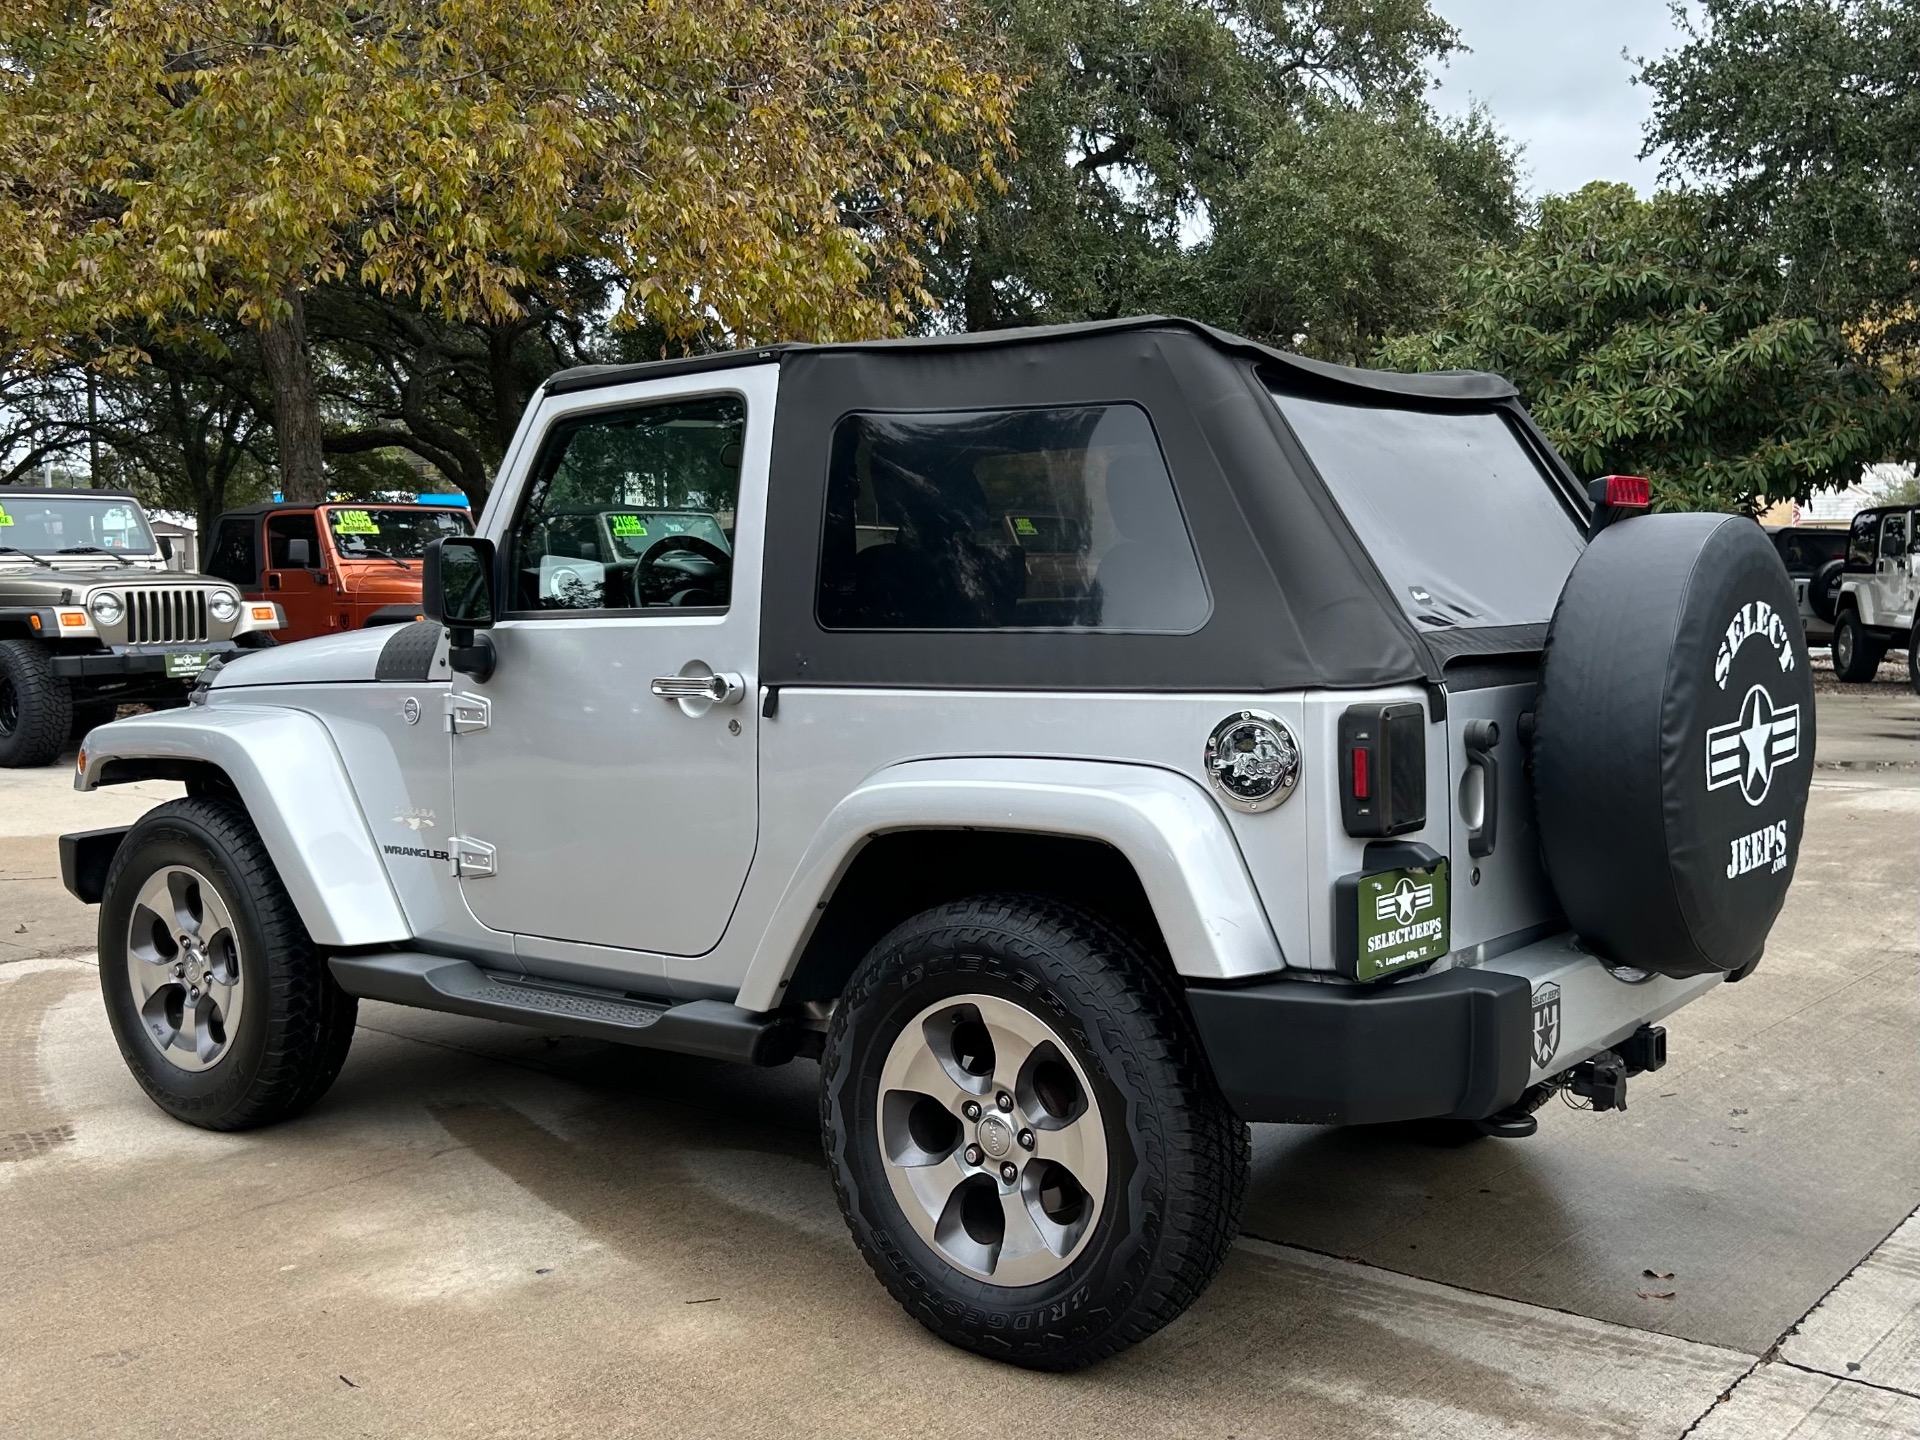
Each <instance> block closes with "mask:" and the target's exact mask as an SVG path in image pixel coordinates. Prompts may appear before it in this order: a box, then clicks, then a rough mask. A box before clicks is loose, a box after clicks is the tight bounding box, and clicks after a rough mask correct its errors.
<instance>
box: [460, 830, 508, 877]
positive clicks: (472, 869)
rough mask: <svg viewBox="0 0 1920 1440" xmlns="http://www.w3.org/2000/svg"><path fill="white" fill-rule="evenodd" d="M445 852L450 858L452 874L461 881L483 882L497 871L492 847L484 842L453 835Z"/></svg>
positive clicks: (497, 867)
mask: <svg viewBox="0 0 1920 1440" xmlns="http://www.w3.org/2000/svg"><path fill="white" fill-rule="evenodd" d="M447 852H448V854H449V855H450V856H451V857H452V861H453V873H454V874H455V875H457V876H459V877H460V878H461V879H462V880H484V879H486V878H487V876H489V875H492V874H495V873H497V871H498V869H499V865H498V861H497V858H496V855H495V851H494V848H493V846H491V845H489V844H487V842H486V841H484V840H470V839H468V838H467V837H466V836H465V835H455V836H454V837H453V838H452V840H450V841H449V842H448V844H447Z"/></svg>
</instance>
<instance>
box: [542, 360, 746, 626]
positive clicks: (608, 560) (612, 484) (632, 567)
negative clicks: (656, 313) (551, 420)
mask: <svg viewBox="0 0 1920 1440" xmlns="http://www.w3.org/2000/svg"><path fill="white" fill-rule="evenodd" d="M746 428H747V406H746V402H745V401H744V400H742V399H741V398H740V397H739V396H737V395H703V396H701V397H699V398H698V399H691V400H673V401H668V402H665V403H662V404H658V405H647V406H641V407H636V408H634V409H631V410H613V411H602V412H599V413H596V414H592V415H582V416H579V417H577V418H575V419H571V420H563V421H561V422H560V423H559V424H557V425H555V426H554V427H553V429H552V431H550V432H549V433H548V435H547V438H546V442H545V444H544V445H542V447H541V450H540V458H539V459H538V461H536V462H535V465H534V470H533V476H532V478H531V479H530V480H529V481H528V484H527V493H526V496H525V497H524V498H523V500H522V501H521V510H520V515H519V518H518V520H516V521H515V523H514V528H513V533H512V534H511V535H510V536H509V538H508V542H507V562H506V563H507V583H508V585H509V586H510V587H511V594H512V597H513V598H512V600H511V602H510V605H509V608H510V609H513V610H518V611H522V612H524V611H528V610H535V611H545V610H634V609H653V608H655V607H659V606H680V607H696V608H706V609H713V608H722V609H724V608H725V607H726V605H727V604H728V602H729V600H730V599H731V596H732V590H733V538H732V537H733V520H734V508H735V506H737V505H738V504H739V501H740V460H741V454H742V446H743V443H744V441H745V438H746Z"/></svg>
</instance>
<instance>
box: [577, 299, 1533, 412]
mask: <svg viewBox="0 0 1920 1440" xmlns="http://www.w3.org/2000/svg"><path fill="white" fill-rule="evenodd" d="M1140 330H1168V331H1178V332H1181V333H1183V334H1187V335H1192V336H1195V337H1197V338H1199V339H1201V340H1203V341H1205V342H1206V343H1207V344H1209V345H1212V346H1214V347H1215V348H1216V349H1219V350H1221V351H1223V352H1224V353H1227V354H1231V355H1239V356H1241V357H1243V358H1246V359H1250V360H1253V361H1254V362H1255V363H1257V364H1259V365H1261V366H1265V367H1271V368H1274V369H1277V370H1280V371H1282V372H1285V373H1288V374H1290V375H1292V376H1294V377H1295V378H1297V379H1298V380H1300V381H1302V382H1303V383H1304V384H1306V385H1310V386H1312V387H1313V388H1316V389H1327V390H1347V391H1353V392H1357V393H1359V394H1367V395H1394V396H1401V397H1412V398H1419V399H1428V400H1468V401H1475V400H1477V401H1489V400H1506V399H1511V398H1513V397H1514V396H1517V395H1518V394H1519V393H1520V392H1519V391H1517V390H1515V389H1514V388H1513V386H1512V384H1511V383H1509V382H1508V381H1507V380H1505V379H1503V378H1502V377H1501V376H1498V375H1489V374H1487V373H1486V372H1485V371H1482V370H1434V371H1428V372H1425V373H1422V374H1417V375H1406V374H1401V373H1399V372H1398V371H1393V370H1362V369H1359V368H1357V367H1355V366H1352V365H1333V364H1329V363H1328V362H1327V361H1324V360H1310V359H1308V358H1307V357H1306V356H1304V355H1295V354H1293V353H1292V352H1291V351H1287V350H1276V349H1274V348H1273V347H1272V346H1271V345H1262V344H1260V343H1259V342H1258V341H1256V340H1249V339H1247V338H1246V337H1245V336H1242V335H1235V334H1232V333H1231V332H1230V331H1226V330H1221V329H1217V328H1216V327H1214V326H1212V325H1203V324H1201V323H1200V322H1199V321H1198V320H1182V319H1180V318H1178V317H1176V316H1169V315H1138V316H1133V317H1130V318H1128V319H1123V320H1090V321H1086V322H1083V323H1081V324H1078V325H1033V326H1028V327H1025V328H1023V329H1018V330H981V331H975V332H971V333H968V334H960V335H912V336H907V337H905V338H903V339H899V340H857V341H846V342H842V343H836V344H826V345H806V344H798V343H787V344H781V345H760V346H756V347H754V348H753V349H749V350H723V351H717V352H715V353H713V354H710V355H690V356H687V357H686V358H684V359H678V360H644V361H640V362H638V363H635V364H631V365H578V366H575V367H574V368H573V369H571V370H562V371H559V372H558V373H557V374H555V375H553V376H552V377H550V378H549V379H548V381H547V384H546V389H547V393H548V394H551V395H564V394H567V393H569V392H571V391H576V390H592V389H597V388H598V387H600V386H603V385H626V384H630V383H632V382H633V381H636V380H658V379H660V378H662V377H663V376H667V375H691V374H698V373H699V372H701V371H703V370H730V369H733V368H735V367H736V366H741V365H763V364H765V363H767V362H768V361H770V360H777V361H780V362H781V363H782V364H784V363H786V362H787V360H788V359H790V358H791V357H795V356H799V355H803V354H807V353H820V352H847V351H852V352H870V353H874V354H886V353H889V352H901V351H905V352H909V353H911V352H916V351H918V352H923V353H925V352H934V353H937V352H940V351H953V350H989V349H1015V348H1019V349H1028V348H1031V349H1033V350H1034V351H1035V352H1036V353H1037V354H1044V353H1045V352H1046V351H1047V350H1048V349H1049V348H1050V347H1054V346H1056V345H1057V344H1058V342H1060V341H1091V340H1097V339H1098V338H1100V337H1103V336H1104V337H1116V338H1117V337H1120V336H1125V335H1128V334H1130V333H1132V332H1135V331H1140ZM1076 348H1077V347H1076Z"/></svg>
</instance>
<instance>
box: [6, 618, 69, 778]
mask: <svg viewBox="0 0 1920 1440" xmlns="http://www.w3.org/2000/svg"><path fill="white" fill-rule="evenodd" d="M72 726H73V691H72V690H71V689H70V688H69V687H68V685H67V682H66V681H64V680H62V679H61V678H60V677H59V676H57V675H55V674H54V673H53V657H52V656H51V655H49V654H48V653H47V651H46V649H45V647H43V646H41V645H40V644H38V643H37V642H35V641H32V640H0V769H7V770H21V769H26V768H28V767H29V766H34V765H51V764H52V763H53V762H54V761H55V760H57V759H59V758H60V751H61V750H62V749H63V748H64V747H65V746H66V743H67V732H68V730H70V729H71V728H72Z"/></svg>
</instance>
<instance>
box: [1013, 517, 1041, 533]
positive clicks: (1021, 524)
mask: <svg viewBox="0 0 1920 1440" xmlns="http://www.w3.org/2000/svg"><path fill="white" fill-rule="evenodd" d="M1013 533H1014V534H1016V535H1038V534H1039V533H1040V527H1039V526H1037V525H1035V524H1034V523H1033V521H1031V520H1029V519H1027V517H1026V516H1024V515H1016V516H1014V517H1013Z"/></svg>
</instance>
